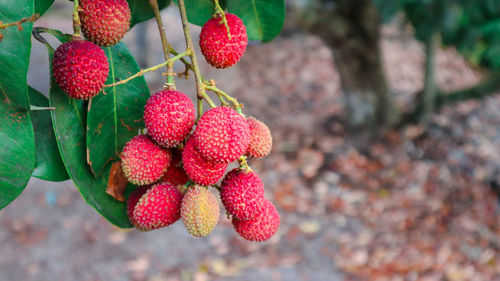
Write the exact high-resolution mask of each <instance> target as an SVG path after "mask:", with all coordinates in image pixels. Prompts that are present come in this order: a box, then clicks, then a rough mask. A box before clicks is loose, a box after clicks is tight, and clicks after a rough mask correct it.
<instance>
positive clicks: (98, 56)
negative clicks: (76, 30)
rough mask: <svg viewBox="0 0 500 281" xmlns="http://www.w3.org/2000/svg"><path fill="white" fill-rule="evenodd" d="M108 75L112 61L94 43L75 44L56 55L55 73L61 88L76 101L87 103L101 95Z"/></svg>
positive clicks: (61, 46)
mask: <svg viewBox="0 0 500 281" xmlns="http://www.w3.org/2000/svg"><path fill="white" fill-rule="evenodd" d="M108 72H109V64H108V58H106V55H105V54H104V51H103V50H102V49H101V48H99V46H97V45H96V44H94V43H92V42H89V41H83V40H73V41H70V42H66V43H63V44H61V45H59V47H57V49H56V51H55V52H54V59H53V60H52V73H53V74H54V78H55V80H56V82H57V85H59V87H61V89H62V90H63V91H64V92H65V93H66V94H68V95H69V96H70V97H72V98H75V99H82V100H87V99H90V98H92V97H94V96H95V95H97V94H99V92H100V91H101V90H102V87H103V86H104V82H106V79H107V78H108Z"/></svg>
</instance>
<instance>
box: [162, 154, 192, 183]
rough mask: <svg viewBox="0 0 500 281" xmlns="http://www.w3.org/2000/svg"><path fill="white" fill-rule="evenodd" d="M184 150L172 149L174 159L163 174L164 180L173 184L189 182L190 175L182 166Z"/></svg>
mask: <svg viewBox="0 0 500 281" xmlns="http://www.w3.org/2000/svg"><path fill="white" fill-rule="evenodd" d="M181 160H182V152H181V151H180V150H179V149H173V150H172V161H171V162H170V166H169V167H168V169H167V171H166V172H165V174H163V178H162V181H167V182H169V183H171V184H173V185H184V184H186V183H187V182H188V180H189V179H188V176H187V175H186V172H185V171H184V168H183V167H182V162H181Z"/></svg>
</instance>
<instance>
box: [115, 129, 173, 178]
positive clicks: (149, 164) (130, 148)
mask: <svg viewBox="0 0 500 281" xmlns="http://www.w3.org/2000/svg"><path fill="white" fill-rule="evenodd" d="M171 157H172V155H171V153H170V150H166V149H163V148H161V147H159V146H157V145H156V144H155V143H154V142H153V141H152V140H151V138H149V137H148V136H145V135H139V136H135V137H134V138H133V139H131V140H130V141H129V142H128V143H127V144H126V145H125V147H124V148H123V150H122V153H121V154H120V158H121V159H122V169H123V173H124V174H125V177H126V178H127V179H128V181H129V182H131V183H133V184H135V185H147V184H152V183H154V182H156V181H158V180H159V179H160V178H161V177H162V176H163V173H164V172H165V170H166V169H167V168H168V166H169V164H170V159H171Z"/></svg>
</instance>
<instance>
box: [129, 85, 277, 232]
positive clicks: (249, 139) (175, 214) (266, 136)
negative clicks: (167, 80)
mask: <svg viewBox="0 0 500 281" xmlns="http://www.w3.org/2000/svg"><path fill="white" fill-rule="evenodd" d="M195 119H196V117H195V110H194V105H193V102H192V101H191V99H190V98H189V97H188V96H187V95H185V94H184V93H182V92H180V91H176V90H169V89H165V90H162V91H159V92H157V93H156V94H154V95H153V96H151V97H150V98H149V99H148V101H147V103H146V106H145V109H144V122H145V125H146V129H147V135H138V136H136V137H134V138H133V139H132V140H130V141H129V142H128V143H127V144H126V145H125V147H124V149H123V151H122V153H121V155H120V156H121V161H122V170H123V172H124V175H125V176H126V177H127V179H128V181H129V182H131V183H133V184H135V185H139V186H140V187H139V188H137V189H136V190H135V191H134V192H133V193H132V194H131V195H130V197H129V199H128V202H127V208H128V209H127V210H128V215H129V217H130V221H131V222H132V224H133V225H134V226H135V227H136V228H138V229H140V230H144V231H148V230H153V229H157V228H162V227H165V226H168V225H171V224H172V223H174V222H176V221H177V220H178V219H179V218H182V222H183V223H184V226H185V227H186V229H187V230H188V232H189V233H190V234H192V235H194V236H206V235H208V234H209V233H210V232H212V230H213V229H214V228H215V226H216V224H217V222H218V221H219V213H220V212H219V204H218V201H217V199H216V197H215V196H214V195H213V194H212V193H211V192H210V190H209V187H210V186H213V187H215V188H216V189H218V190H219V191H220V198H221V201H222V204H223V205H224V207H225V209H226V211H227V213H228V215H230V216H231V217H232V223H233V226H234V228H235V230H236V231H237V232H238V233H239V234H240V235H241V236H242V237H243V238H245V239H247V240H251V241H264V240H267V239H269V238H270V237H271V236H272V235H273V234H274V233H275V232H276V230H277V229H278V226H279V221H280V220H279V214H278V212H277V211H276V208H275V207H274V205H273V204H272V203H271V202H270V201H268V200H266V199H265V198H264V185H263V183H262V180H261V179H260V178H259V176H258V175H257V173H255V172H254V171H252V169H251V168H250V167H248V165H247V164H246V161H243V164H242V165H240V167H238V168H235V169H233V170H231V171H230V172H228V173H227V174H226V175H225V177H224V179H223V180H222V183H221V185H220V186H217V185H216V184H217V182H218V181H219V180H220V179H221V178H222V177H223V176H224V173H225V171H226V168H227V167H228V164H230V163H231V162H234V161H236V160H239V159H240V158H241V157H243V158H245V157H253V158H262V157H264V156H266V155H268V154H269V152H270V150H271V146H272V137H271V132H270V131H269V128H268V127H267V126H266V125H265V124H264V123H262V122H261V121H259V120H257V119H255V118H253V117H247V118H245V117H244V116H243V115H241V114H240V113H238V112H237V111H236V110H234V109H232V108H230V107H225V106H219V107H214V108H212V109H210V110H208V111H207V112H205V113H204V114H203V115H202V116H201V118H200V119H199V120H198V122H197V123H196V126H195V121H196V120H195ZM193 127H195V129H194V131H193ZM192 131H193V132H192Z"/></svg>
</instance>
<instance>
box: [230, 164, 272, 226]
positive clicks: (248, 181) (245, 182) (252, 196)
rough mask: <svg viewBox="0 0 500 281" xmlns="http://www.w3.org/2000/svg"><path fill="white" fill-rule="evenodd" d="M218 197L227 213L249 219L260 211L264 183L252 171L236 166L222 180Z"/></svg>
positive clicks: (241, 218)
mask: <svg viewBox="0 0 500 281" xmlns="http://www.w3.org/2000/svg"><path fill="white" fill-rule="evenodd" d="M220 197H221V200H222V204H223V205H224V207H226V211H227V212H228V213H229V214H231V215H233V217H235V218H237V219H239V220H249V219H252V218H254V217H255V216H256V215H258V214H259V213H260V212H261V211H262V204H263V202H264V200H265V199H264V184H263V183H262V180H261V179H260V178H259V176H258V175H257V173H255V172H254V171H246V170H243V169H240V168H236V169H233V170H232V171H230V172H229V173H227V175H226V176H225V177H224V180H222V184H221V192H220Z"/></svg>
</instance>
